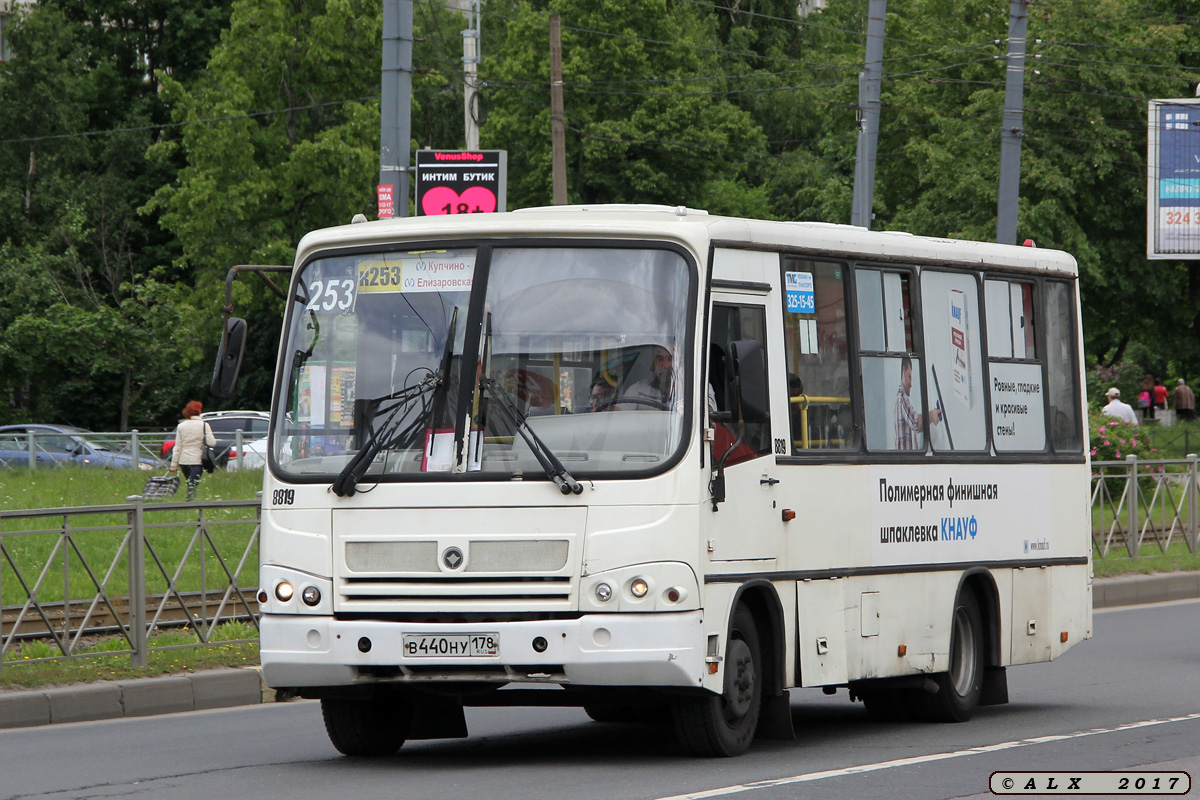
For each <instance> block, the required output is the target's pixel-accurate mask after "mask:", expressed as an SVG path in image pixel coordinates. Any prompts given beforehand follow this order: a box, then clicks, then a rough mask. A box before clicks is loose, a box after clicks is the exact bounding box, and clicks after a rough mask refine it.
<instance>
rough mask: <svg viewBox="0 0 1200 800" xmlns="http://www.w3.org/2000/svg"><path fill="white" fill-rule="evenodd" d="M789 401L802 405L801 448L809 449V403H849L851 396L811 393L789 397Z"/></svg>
mask: <svg viewBox="0 0 1200 800" xmlns="http://www.w3.org/2000/svg"><path fill="white" fill-rule="evenodd" d="M788 402H789V403H794V404H796V405H798V406H800V449H801V450H808V449H809V448H810V442H809V439H808V404H809V403H849V402H850V398H849V397H821V396H819V395H811V394H797V395H792V396H791V397H789V398H788Z"/></svg>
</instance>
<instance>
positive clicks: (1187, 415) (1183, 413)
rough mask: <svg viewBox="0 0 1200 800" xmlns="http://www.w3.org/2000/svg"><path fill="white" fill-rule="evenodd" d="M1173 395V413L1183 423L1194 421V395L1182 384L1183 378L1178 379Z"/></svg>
mask: <svg viewBox="0 0 1200 800" xmlns="http://www.w3.org/2000/svg"><path fill="white" fill-rule="evenodd" d="M1174 394H1175V396H1174V397H1173V398H1172V401H1173V402H1174V403H1175V413H1176V414H1177V415H1178V416H1179V418H1180V419H1181V420H1183V421H1184V422H1191V421H1192V420H1194V419H1196V395H1194V394H1192V390H1191V389H1189V388H1188V385H1187V384H1186V383H1184V381H1183V378H1180V379H1179V384H1178V385H1177V386H1176V387H1175V393H1174Z"/></svg>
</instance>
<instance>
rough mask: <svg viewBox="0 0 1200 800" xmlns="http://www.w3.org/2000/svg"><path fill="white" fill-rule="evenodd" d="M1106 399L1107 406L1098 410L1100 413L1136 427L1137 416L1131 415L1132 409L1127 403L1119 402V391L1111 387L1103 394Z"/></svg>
mask: <svg viewBox="0 0 1200 800" xmlns="http://www.w3.org/2000/svg"><path fill="white" fill-rule="evenodd" d="M1104 396H1105V397H1106V398H1107V399H1108V405H1106V406H1105V407H1104V408H1102V409H1100V411H1101V413H1103V414H1107V415H1108V416H1110V417H1116V418H1117V419H1119V420H1121V421H1122V422H1128V423H1129V424H1130V425H1137V424H1138V418H1137V414H1135V413H1133V409H1132V408H1131V407H1130V405H1129V404H1128V403H1122V402H1121V390H1120V389H1118V388H1117V387H1115V386H1114V387H1113V388H1111V389H1109V390H1108V391H1107V392H1105V393H1104Z"/></svg>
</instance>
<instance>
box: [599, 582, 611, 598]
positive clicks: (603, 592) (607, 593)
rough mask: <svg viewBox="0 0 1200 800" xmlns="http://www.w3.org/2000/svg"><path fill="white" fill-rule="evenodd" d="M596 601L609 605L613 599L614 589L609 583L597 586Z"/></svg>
mask: <svg viewBox="0 0 1200 800" xmlns="http://www.w3.org/2000/svg"><path fill="white" fill-rule="evenodd" d="M596 599H597V600H599V601H600V602H601V603H607V602H608V601H609V600H611V599H612V587H611V586H609V585H608V584H607V583H598V584H596Z"/></svg>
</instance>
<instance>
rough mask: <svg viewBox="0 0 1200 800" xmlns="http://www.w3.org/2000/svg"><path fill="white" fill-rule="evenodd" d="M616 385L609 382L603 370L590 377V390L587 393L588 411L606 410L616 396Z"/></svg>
mask: <svg viewBox="0 0 1200 800" xmlns="http://www.w3.org/2000/svg"><path fill="white" fill-rule="evenodd" d="M615 389H616V387H615V386H613V385H612V384H611V383H609V381H608V378H606V377H604V373H603V372H597V373H596V377H594V378H592V390H591V393H590V394H589V395H588V411H589V412H591V411H607V410H608V409H609V408H610V407H611V406H612V401H613V399H614V398H615V396H616V392H615Z"/></svg>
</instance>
